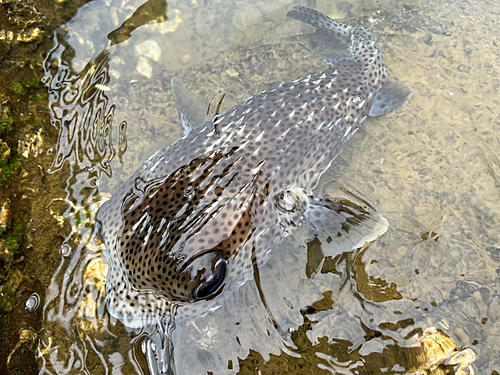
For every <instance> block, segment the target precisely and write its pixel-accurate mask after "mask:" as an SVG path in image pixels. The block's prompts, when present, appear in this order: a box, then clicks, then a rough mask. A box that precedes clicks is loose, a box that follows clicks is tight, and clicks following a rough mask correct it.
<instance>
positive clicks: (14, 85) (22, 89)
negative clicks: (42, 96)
mask: <svg viewBox="0 0 500 375" xmlns="http://www.w3.org/2000/svg"><path fill="white" fill-rule="evenodd" d="M39 87H40V80H39V79H38V78H36V77H31V78H26V79H25V80H23V81H22V82H11V83H10V88H11V90H12V91H14V93H15V94H16V95H17V97H18V98H20V97H22V96H25V95H26V94H28V93H30V92H31V91H33V89H38V88H39Z"/></svg>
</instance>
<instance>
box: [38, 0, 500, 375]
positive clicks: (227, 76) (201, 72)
mask: <svg viewBox="0 0 500 375" xmlns="http://www.w3.org/2000/svg"><path fill="white" fill-rule="evenodd" d="M292 5H293V4H292V3H291V2H290V1H277V2H273V3H272V5H268V4H267V2H255V1H252V2H247V1H240V2H236V3H234V2H228V1H225V0H221V1H217V2H212V3H206V4H205V3H204V2H201V1H191V2H184V3H182V2H169V3H168V8H167V7H166V6H165V3H164V2H162V1H152V0H151V1H149V2H146V3H144V2H141V1H130V2H123V1H111V0H107V1H95V2H92V3H89V4H87V5H86V6H83V7H82V8H80V10H79V12H78V14H77V15H76V16H75V17H74V18H73V19H72V20H71V21H70V22H68V23H67V24H66V25H65V26H64V27H63V29H62V30H61V31H60V32H59V33H58V34H57V37H56V39H55V46H54V49H53V50H52V51H51V53H50V54H49V56H48V57H47V61H46V71H45V83H46V84H47V85H48V86H50V87H51V90H52V94H51V95H50V96H49V106H50V111H51V116H52V125H53V126H55V128H56V129H58V131H59V134H60V137H59V142H58V144H56V145H46V146H45V149H46V150H48V151H47V153H49V154H50V156H52V157H53V161H52V165H51V168H50V171H49V173H50V174H53V175H55V176H59V177H58V178H59V179H60V180H61V181H64V183H65V192H66V195H65V196H64V195H61V196H54V197H53V198H54V201H53V202H54V203H53V204H52V205H51V207H50V209H51V212H52V213H53V215H56V216H57V217H58V218H59V220H60V222H61V223H62V225H63V226H62V228H63V229H64V231H63V232H64V235H65V242H64V243H63V245H62V246H61V248H60V249H59V248H54V249H49V250H50V251H53V252H57V251H59V252H60V253H61V260H60V265H59V267H58V269H57V272H56V273H55V274H54V275H53V277H52V280H51V283H50V285H49V286H48V287H47V293H46V297H45V303H44V306H43V313H44V330H43V332H42V335H41V338H40V341H39V344H38V345H39V350H40V363H41V366H42V367H41V373H51V374H76V373H81V372H86V373H90V374H101V373H113V374H114V373H123V374H133V373H146V364H145V359H144V357H143V356H142V353H141V350H140V342H141V339H142V338H143V337H144V335H145V332H143V331H141V330H130V329H126V328H125V327H123V326H122V325H121V323H120V322H116V321H114V320H113V319H111V318H110V317H109V316H108V315H107V313H106V311H105V307H104V305H103V303H102V301H103V280H104V275H105V271H106V266H105V264H103V263H102V261H101V253H102V251H103V246H102V244H100V243H99V241H98V240H97V239H96V237H95V235H94V234H93V232H92V224H93V222H94V218H95V213H96V211H97V208H98V207H99V205H100V203H102V202H103V201H104V200H105V199H107V198H108V197H109V196H110V194H112V193H113V192H114V191H115V190H116V188H117V187H118V186H120V184H121V183H123V181H124V180H125V179H126V178H127V177H128V176H129V175H130V174H131V173H132V172H133V171H135V170H136V168H138V167H139V166H140V165H141V164H142V162H143V161H144V160H146V159H147V157H148V156H149V155H151V154H152V153H153V152H155V151H156V150H157V149H159V148H161V147H165V146H166V145H168V144H170V143H171V142H173V141H174V140H175V139H177V138H179V137H180V136H181V135H182V129H181V126H180V124H179V121H178V117H177V113H176V110H175V105H174V101H173V97H172V94H171V92H170V90H169V87H168V82H169V81H170V77H172V76H177V77H179V78H181V79H182V80H183V82H184V83H185V85H186V86H187V87H188V88H189V89H190V90H192V91H193V92H195V93H196V94H197V95H198V96H200V97H204V98H205V99H206V101H207V102H209V101H210V102H211V103H217V102H218V101H219V100H220V98H221V97H222V94H225V96H224V100H223V102H222V109H223V110H224V109H228V108H231V107H232V106H233V105H235V104H236V103H239V102H241V101H243V100H245V99H246V98H247V97H249V96H251V95H254V94H256V93H258V92H260V91H262V90H264V89H266V88H268V87H270V86H271V85H272V84H275V83H278V82H282V81H285V80H287V81H288V80H294V79H296V78H299V77H301V76H304V75H306V74H308V73H312V72H317V71H320V70H322V69H325V65H323V64H322V63H321V62H320V61H318V60H317V59H315V58H314V57H313V56H311V55H310V54H309V53H308V52H307V51H306V50H304V49H303V48H301V47H300V46H298V45H297V44H296V43H295V42H296V41H301V42H304V43H306V44H308V45H311V46H313V47H314V48H318V49H321V47H324V46H325V45H327V44H326V43H327V42H328V41H327V40H325V35H322V34H321V33H315V32H314V30H313V29H312V28H310V27H307V26H306V25H302V24H300V23H298V22H296V21H293V20H289V19H286V17H285V15H286V12H287V10H288V9H289V8H290V7H291V6H292ZM307 5H308V6H311V7H314V8H316V9H318V10H319V11H322V12H324V13H326V14H328V15H329V16H331V17H333V18H338V19H344V20H345V21H346V22H349V23H352V24H355V23H357V22H361V23H363V24H364V25H365V26H366V27H367V28H370V29H371V30H372V32H373V34H374V35H376V37H377V40H378V43H379V45H380V48H381V50H382V52H383V53H384V58H385V60H386V64H387V66H388V67H389V77H390V78H391V79H398V80H400V81H403V82H405V83H406V84H408V85H409V86H410V87H411V88H412V89H413V92H414V96H413V98H412V99H411V101H410V103H409V104H408V105H407V106H406V107H404V108H402V109H400V110H398V111H397V112H395V113H392V114H390V115H388V116H385V117H381V118H378V119H369V120H367V121H366V123H365V124H364V126H363V128H362V129H361V130H359V131H358V133H357V134H356V135H355V136H354V138H353V139H352V140H351V142H350V143H349V144H348V145H347V147H346V148H345V149H344V151H343V153H342V155H341V157H340V158H338V159H337V161H336V163H335V164H334V165H333V166H332V168H330V170H329V171H328V172H327V173H325V175H324V176H323V178H322V182H321V184H320V186H319V187H318V188H317V189H316V191H315V194H316V195H317V196H324V195H325V194H329V195H331V196H334V197H338V196H341V197H346V196H348V194H347V193H346V191H348V192H353V193H355V194H357V195H358V196H359V197H361V198H362V199H364V200H366V201H368V202H370V203H371V204H372V205H374V206H375V207H377V210H378V212H380V213H381V214H383V215H384V216H385V217H386V218H387V219H388V221H389V223H390V227H389V230H388V232H387V233H386V234H385V235H384V236H383V237H382V238H381V239H379V240H378V241H376V242H375V243H373V244H371V246H368V247H366V248H363V249H360V250H359V251H357V252H355V253H351V254H344V255H342V256H339V257H336V258H335V259H331V258H325V259H323V257H321V256H319V255H318V247H317V246H318V244H317V243H315V244H310V245H309V247H308V248H306V245H305V238H306V237H307V233H304V231H301V232H299V233H297V234H296V235H295V236H294V237H291V238H288V239H287V240H286V243H285V244H283V245H282V246H281V247H280V248H279V249H277V250H276V251H275V254H274V255H273V257H272V258H271V260H270V261H269V262H268V263H267V264H266V265H265V266H264V267H262V268H261V269H260V270H259V278H258V281H257V282H247V283H246V284H245V285H243V286H242V287H241V288H240V289H239V290H238V291H237V292H236V293H234V294H233V295H231V296H230V297H229V298H228V299H227V300H226V302H225V303H224V305H223V306H222V307H221V308H219V309H218V310H216V311H215V312H213V313H211V314H208V315H207V316H205V317H203V318H199V319H197V320H195V321H188V322H182V323H179V324H177V326H176V328H175V330H174V332H173V342H174V346H175V363H176V366H177V371H178V373H179V374H197V373H207V372H208V373H210V372H212V373H214V374H218V373H236V372H238V371H240V372H241V373H258V372H259V371H260V372H262V373H264V374H266V373H283V372H284V371H285V369H286V372H289V373H296V374H301V373H342V374H368V373H370V374H371V373H376V374H379V373H397V374H399V373H400V374H403V373H406V372H407V371H410V370H416V369H417V368H419V367H421V368H422V369H423V371H428V372H427V373H433V374H438V373H452V372H450V371H452V369H453V367H454V366H452V365H448V366H447V367H446V366H441V367H440V368H438V369H432V370H431V369H430V368H432V367H433V365H437V364H438V363H430V364H427V368H426V367H425V365H424V363H422V357H421V356H419V355H418V351H417V350H416V349H415V345H416V344H415V342H416V339H415V338H414V336H415V335H417V336H418V335H422V333H423V332H424V331H425V330H426V329H430V328H436V329H439V330H440V331H439V332H441V333H442V334H443V335H445V336H442V337H447V338H448V337H449V339H450V340H451V341H452V342H454V343H455V344H456V346H457V350H458V349H464V348H469V349H471V350H472V351H473V352H474V353H475V355H476V356H477V359H476V360H475V361H473V363H472V364H471V365H470V366H471V367H472V368H473V369H474V371H475V373H478V374H495V373H497V374H498V372H499V371H500V359H499V357H498V354H497V353H498V351H499V349H500V340H499V339H498V335H497V334H496V333H497V332H500V325H499V324H500V321H499V319H500V298H499V270H500V268H499V262H500V247H499V245H498V243H499V233H500V231H499V229H500V228H499V226H500V218H499V213H500V205H499V203H500V202H499V200H500V177H499V175H500V159H499V157H500V154H499V151H498V150H499V145H500V137H499V134H500V133H499V131H500V129H499V128H500V120H499V116H500V115H499V114H500V106H499V103H498V95H499V92H498V91H499V85H500V81H499V78H498V77H499V73H500V64H499V63H498V61H500V59H499V56H498V55H499V43H500V40H499V38H500V37H499V35H500V33H499V31H500V30H499V26H498V25H499V23H500V11H499V10H498V7H497V6H496V5H495V3H494V2H485V1H459V2H456V1H450V2H445V1H440V2H425V3H414V4H409V5H405V4H404V3H403V2H396V1H393V2H389V1H387V2H380V3H379V2H376V1H373V2H361V1H358V2H350V3H348V2H340V3H338V5H331V4H330V2H326V1H325V2H321V1H316V2H315V4H307ZM165 15H166V17H167V18H168V19H165ZM165 83H166V84H165ZM96 84H97V86H96ZM323 246H327V244H323ZM44 250H45V251H47V249H44ZM424 336H425V335H424ZM412 345H413V346H412ZM417 346H418V345H417ZM467 353H468V352H467ZM450 356H451V353H448V357H450ZM427 361H429V359H427ZM423 362H426V361H425V360H424V361H423ZM443 362H444V360H443ZM464 367H465V366H464ZM431 371H432V372H431ZM438 371H442V372H438ZM464 371H467V370H464ZM469 371H470V368H469ZM495 371H496V372H495ZM457 373H460V372H458V371H457ZM462 373H467V372H462Z"/></svg>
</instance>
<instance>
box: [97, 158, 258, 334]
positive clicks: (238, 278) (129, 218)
mask: <svg viewBox="0 0 500 375" xmlns="http://www.w3.org/2000/svg"><path fill="white" fill-rule="evenodd" d="M227 162H228V158H224V157H223V156H222V155H215V156H212V157H211V158H195V159H194V160H192V161H190V162H189V163H187V165H185V166H183V167H182V168H179V169H178V170H176V171H174V172H172V173H169V174H167V175H166V176H163V177H155V178H152V179H144V178H142V177H140V178H132V179H131V180H129V182H128V183H126V184H125V185H124V187H123V188H122V189H121V190H120V191H118V192H117V193H116V194H115V195H114V196H113V197H112V198H111V199H110V200H109V201H107V202H106V203H104V204H103V205H102V206H101V208H100V210H99V212H98V215H97V220H96V221H97V223H98V232H97V233H98V236H99V237H100V238H101V240H102V241H103V243H104V244H105V245H106V248H107V252H108V256H109V258H110V262H109V263H110V267H109V271H108V275H107V279H106V302H107V305H108V310H109V311H110V313H111V314H112V315H114V316H115V317H117V318H118V319H120V320H122V321H127V322H128V323H129V324H126V325H128V326H142V325H147V324H148V322H151V321H154V319H155V318H157V317H158V316H161V315H163V314H166V311H167V310H168V309H169V306H171V305H175V306H176V307H177V320H187V319H194V318H196V317H198V316H201V315H205V314H206V313H208V312H210V311H213V310H214V309H216V308H218V307H220V305H221V304H222V301H223V300H224V299H225V296H227V295H228V293H229V292H230V290H232V289H234V288H236V287H237V286H239V285H241V284H242V283H244V282H245V281H246V280H248V279H250V278H251V277H253V273H252V272H253V268H252V264H251V263H252V261H251V252H252V249H253V248H254V240H253V234H254V232H255V229H256V224H255V223H254V216H255V215H254V211H255V210H256V204H255V203H256V202H255V196H256V194H255V188H252V186H251V185H249V186H248V187H247V188H246V189H241V190H240V191H239V192H238V194H237V195H233V196H231V192H229V191H228V190H230V189H228V188H227V186H228V184H227V181H225V180H224V177H225V175H224V173H226V172H224V171H227V170H228V169H229V168H227V165H226V164H227ZM233 167H234V166H233ZM214 176H216V177H217V178H214ZM224 186H225V187H226V189H224ZM229 186H230V185H229ZM141 321H142V322H143V323H141Z"/></svg>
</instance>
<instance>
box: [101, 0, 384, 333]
mask: <svg viewBox="0 0 500 375" xmlns="http://www.w3.org/2000/svg"><path fill="white" fill-rule="evenodd" d="M289 16H290V17H292V18H296V19H299V20H301V21H304V22H307V23H310V24H312V25H313V26H315V27H318V28H324V29H327V30H330V31H332V32H335V33H336V34H338V35H341V36H344V37H346V38H349V39H350V44H349V49H348V50H347V52H345V51H344V52H343V53H338V54H335V53H334V54H329V57H328V59H329V60H328V61H327V62H328V63H330V65H331V67H330V68H329V69H328V70H326V71H324V72H320V73H316V74H311V75H309V76H307V77H304V78H300V79H297V80H296V81H293V82H288V83H282V84H280V85H279V86H277V87H276V88H274V89H273V90H270V91H265V92H262V93H260V94H258V95H256V96H253V97H251V98H249V99H247V100H246V101H245V102H243V103H241V104H239V105H237V106H235V107H234V108H232V109H230V110H228V111H226V112H224V113H221V114H218V115H217V116H216V117H215V118H214V119H213V120H212V121H208V122H206V123H204V124H201V125H198V124H196V125H198V126H193V124H190V126H185V128H187V129H191V128H192V130H190V131H189V132H188V133H187V134H186V135H185V136H184V137H182V138H181V139H179V140H177V141H176V142H174V143H173V144H171V145H170V146H168V147H167V148H165V149H162V150H159V151H158V152H157V153H156V154H154V155H153V156H152V157H150V158H149V160H147V161H146V162H145V163H144V165H143V166H141V167H140V168H139V169H138V170H137V171H136V172H135V173H134V174H133V175H132V176H131V177H130V178H129V179H128V180H127V182H126V183H125V184H124V185H123V186H122V187H121V188H120V189H119V190H118V191H117V192H116V193H115V194H114V195H113V196H112V198H111V199H110V200H109V201H108V202H106V203H104V204H103V206H102V207H101V208H100V210H99V212H98V217H97V223H98V234H99V237H100V238H101V239H102V240H103V242H104V243H105V245H106V248H107V250H108V255H109V271H108V276H107V279H106V302H107V305H108V309H109V311H110V313H111V314H112V315H114V316H116V317H117V318H119V319H120V320H122V321H123V322H124V324H126V325H128V326H132V327H137V326H145V325H149V324H151V323H152V322H154V321H155V320H157V319H158V317H159V316H165V315H168V314H170V312H171V311H172V309H173V308H174V309H175V311H176V312H175V314H176V319H177V320H179V319H181V320H184V319H193V318H195V317H198V316H201V315H204V314H206V313H208V312H210V311H213V310H215V309H216V308H218V307H219V306H220V305H221V303H222V301H223V299H224V298H225V297H227V295H229V294H230V293H231V291H232V290H234V289H235V288H237V287H239V286H241V285H242V284H243V283H245V282H246V281H248V280H249V279H252V278H253V269H254V267H256V266H257V267H258V266H260V265H262V264H264V263H265V262H266V261H267V260H268V259H269V257H270V256H271V253H272V250H273V249H275V248H276V247H277V245H278V244H279V243H280V242H281V240H282V239H283V237H285V236H286V235H288V234H289V233H292V232H293V229H294V228H295V227H297V226H300V225H303V224H310V225H311V224H312V227H315V228H317V227H318V226H321V225H323V224H321V223H325V222H328V220H318V219H317V218H318V217H320V218H326V217H328V216H329V213H328V212H330V211H332V210H333V211H336V213H335V212H334V213H335V215H337V216H336V217H335V218H333V219H331V218H330V222H332V223H335V222H336V223H337V224H338V223H339V222H340V221H342V220H344V219H345V215H346V214H343V215H344V217H342V215H340V216H339V212H340V211H342V210H343V209H342V208H339V209H336V208H333V207H332V204H326V205H325V204H324V202H323V203H321V202H319V201H318V200H315V198H313V197H311V196H310V191H311V189H312V188H314V187H315V186H316V184H317V183H318V181H319V178H320V177H321V175H322V173H323V172H324V171H326V170H327V169H328V167H329V166H330V164H331V163H332V162H333V160H334V159H335V158H336V157H337V156H338V155H339V153H340V152H341V151H342V148H343V147H344V145H345V144H346V142H347V141H349V139H350V138H351V137H352V136H353V135H354V133H355V132H356V130H357V129H358V128H359V126H360V125H361V124H362V123H363V122H364V121H365V119H366V118H367V117H368V116H369V115H370V112H371V111H374V109H376V108H377V106H378V104H377V95H378V94H379V92H380V91H381V89H382V87H383V86H384V82H385V80H386V76H387V67H386V66H385V63H384V59H383V57H382V54H381V52H380V50H379V47H378V45H377V43H376V41H375V40H374V38H373V37H372V36H371V34H370V32H369V31H368V30H366V29H365V28H363V27H362V26H355V27H352V26H348V25H344V24H341V23H339V22H337V21H334V20H332V19H330V18H328V17H326V16H324V15H323V14H321V13H318V12H316V11H313V10H310V9H307V8H303V7H295V8H294V9H292V10H291V11H290V12H289ZM332 56H334V57H333V60H332ZM319 57H320V58H321V56H319ZM325 61H326V59H325ZM386 99H387V95H386V96H384V100H386ZM181 112H182V109H181ZM182 118H183V116H182V113H181V119H182ZM333 211H332V212H333ZM343 212H344V211H343ZM316 214H317V215H316ZM322 215H324V216H322ZM349 215H350V214H349ZM315 217H316V218H315ZM339 218H340V219H339ZM315 220H316V225H315V224H314V223H315ZM339 220H340V221H339ZM384 220H385V219H384ZM320 221H321V223H320ZM334 227H335V225H334ZM337 227H338V228H337V229H336V230H338V231H339V233H340V231H341V230H343V229H345V228H343V227H342V225H337ZM326 230H328V228H327V229H326ZM383 231H385V229H381V230H379V231H378V232H377V234H376V235H375V236H374V237H373V236H372V239H374V238H376V237H378V236H379V235H380V234H381V233H383Z"/></svg>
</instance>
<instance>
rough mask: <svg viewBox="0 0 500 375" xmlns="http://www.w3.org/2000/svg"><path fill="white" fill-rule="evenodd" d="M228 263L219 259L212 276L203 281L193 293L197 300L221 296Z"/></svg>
mask: <svg viewBox="0 0 500 375" xmlns="http://www.w3.org/2000/svg"><path fill="white" fill-rule="evenodd" d="M226 271H227V263H226V261H225V260H224V259H222V258H219V259H218V260H217V261H216V262H215V265H214V266H213V272H212V275H210V277H209V278H208V279H206V280H205V281H203V282H202V283H201V284H200V285H198V287H197V288H196V289H195V290H194V292H193V297H194V298H195V299H196V300H200V299H206V298H209V297H213V296H215V295H217V294H219V293H220V292H221V291H222V286H223V281H224V279H225V278H226Z"/></svg>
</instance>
